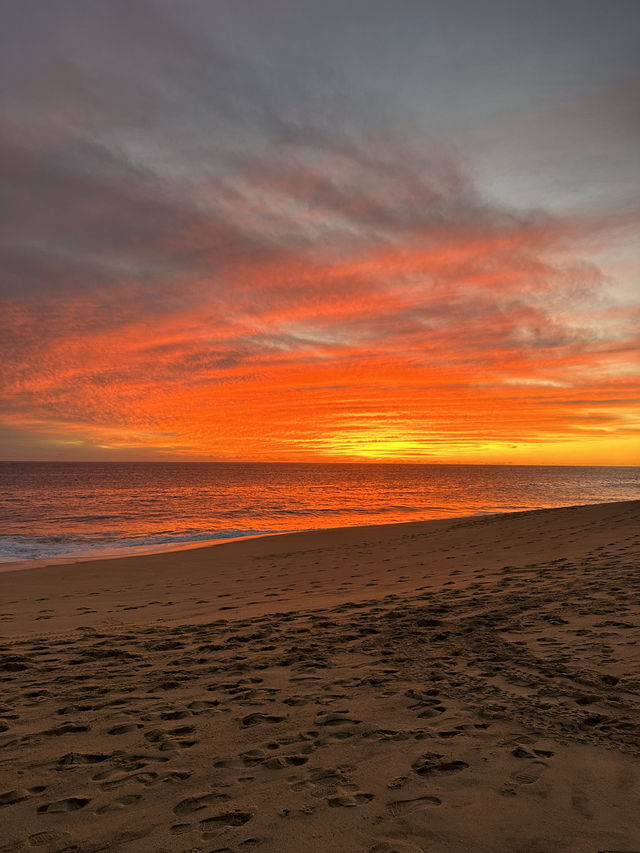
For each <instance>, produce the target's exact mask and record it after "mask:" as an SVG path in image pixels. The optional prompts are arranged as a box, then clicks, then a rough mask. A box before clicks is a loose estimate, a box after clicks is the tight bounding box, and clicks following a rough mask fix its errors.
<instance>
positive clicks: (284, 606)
mask: <svg viewBox="0 0 640 853" xmlns="http://www.w3.org/2000/svg"><path fill="white" fill-rule="evenodd" d="M639 554H640V502H625V503H618V504H604V505H597V506H592V507H578V508H565V509H558V510H543V511H537V512H531V513H517V514H513V515H505V516H495V517H486V518H473V519H458V520H449V521H439V522H427V523H418V524H415V523H412V524H410V525H385V526H381V527H379V528H362V529H347V530H342V531H328V532H324V533H313V534H296V535H293V536H283V537H272V538H270V539H269V540H253V541H251V542H245V543H241V542H238V543H233V544H229V545H228V546H220V547H216V548H207V549H197V550H193V551H188V552H179V553H176V554H173V555H155V556H153V557H146V558H132V559H131V560H129V561H127V560H118V561H113V562H111V563H108V564H105V562H104V561H100V562H96V563H93V564H77V565H73V566H68V567H55V568H51V569H44V568H43V569H37V570H33V571H28V572H16V573H10V574H6V575H3V576H0V591H1V593H2V601H3V605H2V614H1V616H0V618H1V619H2V620H3V621H2V622H0V628H1V629H2V631H3V633H4V639H3V641H2V645H1V647H0V668H1V671H2V675H3V682H4V689H3V696H2V700H1V705H0V771H1V773H2V779H3V782H2V786H0V821H1V822H2V824H3V826H4V830H3V833H4V838H3V840H2V842H0V853H8V851H23V850H25V851H26V850H34V849H35V850H42V851H45V853H49V851H50V853H54V851H55V853H61V851H68V853H71V851H77V852H78V853H89V851H91V853H95V851H101V850H124V851H127V850H131V851H138V850H139V851H142V853H146V851H192V853H213V851H216V853H222V851H224V853H228V851H233V853H241V851H248V850H258V851H283V853H298V851H302V850H304V851H323V853H327V851H335V853H343V852H344V853H350V851H364V852H365V853H420V851H422V853H445V851H447V853H448V851H452V853H462V851H487V853H488V851H504V853H507V851H509V852H511V851H516V853H517V851H522V853H525V851H529V853H547V851H549V853H550V851H571V853H587V851H594V853H598V852H599V851H600V853H602V851H625V853H631V851H640V828H639V827H638V822H637V818H636V815H637V814H640V793H639V792H640V785H639V782H640V765H639V763H638V756H639V754H640V744H639V737H638V733H639V732H640V645H639V642H638V641H639V640H640V619H639V618H638V615H639V609H640V595H639V593H640V588H639V572H638V569H639V566H640V560H639ZM261 575H262V577H261ZM62 580H63V581H64V585H63V584H62ZM169 583H173V584H174V586H173V588H171V589H170V590H167V588H166V585H167V584H169ZM191 584H194V585H195V586H196V587H197V589H196V590H194V588H193V587H192V586H190V585H191ZM36 590H37V591H38V592H39V593H41V595H39V596H38V597H39V598H45V599H47V600H46V601H35V600H34V593H35V591H36ZM94 593H98V594H97V595H96V594H94ZM194 593H195V594H194ZM271 593H273V594H271ZM63 596H69V598H64V597H63ZM194 599H195V600H194ZM198 602H200V603H198ZM118 604H120V605H122V607H120V608H118V607H117V606H116V605H118ZM43 605H44V606H43ZM127 607H132V608H134V609H132V610H126V609H125V608H127ZM225 608H227V609H225ZM44 611H46V612H44ZM41 616H47V617H49V618H45V619H41V618H40V617H41Z"/></svg>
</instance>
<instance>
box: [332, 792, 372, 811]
mask: <svg viewBox="0 0 640 853" xmlns="http://www.w3.org/2000/svg"><path fill="white" fill-rule="evenodd" d="M373 799H374V795H373V794H367V793H365V792H364V791H357V792H356V793H355V794H338V795H337V796H335V797H327V805H329V806H330V807H331V808H333V809H335V808H341V807H342V808H354V807H355V806H362V805H364V804H365V803H370V802H371V800H373Z"/></svg>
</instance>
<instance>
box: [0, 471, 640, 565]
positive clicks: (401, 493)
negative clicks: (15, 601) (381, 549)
mask: <svg viewBox="0 0 640 853" xmlns="http://www.w3.org/2000/svg"><path fill="white" fill-rule="evenodd" d="M637 498H640V468H578V467H539V466H508V467H507V466H491V465H395V464H370V463H367V464H321V465H317V464H266V463H265V464H263V463H217V462H211V463H207V462H205V463H189V462H187V463H185V462H179V463H169V462H157V463H156V462H137V463H92V462H84V463H73V462H46V463H42V462H0V562H5V563H6V562H14V561H21V560H34V559H42V558H53V557H70V556H85V555H96V556H98V555H109V554H117V555H122V554H129V553H137V552H149V551H155V550H163V549H167V548H172V547H173V548H176V547H181V546H184V545H189V544H194V543H200V542H202V543H205V542H208V541H212V540H217V539H229V538H236V537H242V536H252V535H256V534H264V533H275V532H282V531H291V530H308V529H314V528H315V529H317V528H327V527H342V526H347V525H360V524H382V523H385V522H397V521H418V520H422V519H431V518H443V517H447V516H461V515H474V514H478V513H495V512H513V511H517V510H528V509H536V508H540V507H551V506H568V505H572V504H587V503H604V502H608V501H620V500H632V499H637Z"/></svg>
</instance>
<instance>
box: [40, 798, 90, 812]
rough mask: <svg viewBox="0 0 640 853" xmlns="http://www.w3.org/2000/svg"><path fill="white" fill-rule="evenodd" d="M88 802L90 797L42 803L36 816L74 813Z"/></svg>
mask: <svg viewBox="0 0 640 853" xmlns="http://www.w3.org/2000/svg"><path fill="white" fill-rule="evenodd" d="M90 802H91V798H90V797H67V799H66V800H58V801H57V802H55V803H44V805H42V806H38V814H62V813H65V812H75V811H78V809H83V808H84V807H85V806H86V805H88V804H89V803H90Z"/></svg>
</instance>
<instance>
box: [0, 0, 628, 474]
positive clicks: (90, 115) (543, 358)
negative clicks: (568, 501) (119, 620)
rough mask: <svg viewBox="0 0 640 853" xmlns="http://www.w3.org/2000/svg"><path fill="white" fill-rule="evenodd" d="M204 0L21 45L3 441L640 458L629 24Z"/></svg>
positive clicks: (71, 22) (37, 451)
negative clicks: (260, 12) (253, 11)
mask: <svg viewBox="0 0 640 853" xmlns="http://www.w3.org/2000/svg"><path fill="white" fill-rule="evenodd" d="M188 5H189V9H190V12H191V14H190V15H187V16H185V15H180V14H178V12H177V11H176V10H177V7H174V6H173V5H172V4H163V3H151V4H148V5H145V6H144V9H145V13H144V14H142V13H141V12H140V10H139V8H138V6H137V4H127V3H120V2H119V0H114V2H113V5H110V10H109V14H106V12H104V10H102V8H99V7H94V6H93V5H92V4H90V5H89V6H85V5H83V4H77V3H76V4H74V3H67V2H66V0H61V3H60V6H59V8H58V9H57V11H55V13H54V12H53V11H52V10H51V9H50V8H49V6H48V5H47V4H43V5H42V6H41V7H38V9H35V7H34V8H32V9H31V11H30V13H29V14H26V13H24V14H23V12H22V11H20V9H18V7H16V9H15V10H14V11H13V13H12V16H11V20H10V21H9V22H8V27H7V33H8V34H5V36H4V37H3V36H1V35H0V40H3V39H4V40H3V43H2V44H0V48H2V54H3V56H4V58H5V64H6V73H5V74H4V79H5V83H6V85H5V90H6V91H5V92H4V93H3V95H6V97H3V105H4V106H3V111H4V118H6V128H7V132H6V134H5V135H4V136H3V139H2V141H1V142H0V168H2V169H3V171H4V177H5V179H4V180H3V184H2V187H3V190H2V192H3V195H2V198H0V205H1V206H2V209H3V211H7V212H8V214H9V215H8V216H7V217H6V228H4V230H3V237H2V241H1V242H0V254H1V259H2V270H3V279H2V283H1V288H0V459H43V460H46V459H52V460H55V459H88V460H91V459H114V460H117V459H214V460H215V459H222V460H227V459H229V460H274V461H277V460H310V461H314V460H333V461H336V460H345V461H346V460H390V461H421V460H423V461H425V462H472V463H485V462H486V463H549V464H586V465H607V464H620V465H632V464H640V418H639V413H640V408H639V401H640V383H639V381H638V379H639V377H638V372H639V359H638V353H639V351H640V349H639V335H638V329H639V328H640V323H639V322H638V320H639V318H640V310H639V309H640V306H639V301H638V291H637V281H638V270H639V267H640V264H639V262H638V254H637V240H636V236H637V231H636V229H635V223H636V222H637V219H638V217H637V214H638V210H637V198H638V195H637V193H635V192H634V180H637V170H634V168H633V164H634V163H636V164H637V151H638V150H639V146H638V145H637V143H638V134H637V126H636V125H634V123H633V117H632V115H631V112H630V107H629V105H630V104H632V103H633V102H634V101H635V100H637V99H635V98H634V93H635V92H637V79H638V78H637V77H636V76H634V71H633V63H634V62H636V59H637V49H636V48H637V46H635V44H634V42H633V41H632V40H631V41H630V40H629V31H630V30H629V27H627V26H625V25H624V21H623V20H622V19H620V20H618V18H616V16H615V15H610V14H604V12H603V13H602V14H600V12H599V11H598V10H596V9H593V10H588V9H586V7H585V5H584V4H579V3H578V4H577V5H575V4H574V3H573V0H562V2H560V3H559V7H558V9H554V14H553V16H552V17H548V18H547V17H545V15H544V14H543V11H544V10H542V11H541V12H540V16H539V17H536V16H533V18H531V20H529V19H528V18H527V21H528V23H527V25H526V27H525V26H524V24H523V23H522V20H521V16H519V15H517V14H515V13H512V9H513V8H514V6H513V4H504V3H502V0H487V3H486V4H485V5H486V10H485V11H487V10H489V9H490V8H493V7H495V11H496V17H495V18H492V17H491V15H489V16H487V15H486V14H484V13H483V14H482V15H477V14H476V11H477V7H476V4H473V3H470V4H466V6H465V4H464V3H463V4H462V6H461V7H460V8H461V9H462V7H465V10H464V14H462V12H461V11H460V9H458V8H457V6H455V4H453V6H452V7H451V9H449V10H445V9H444V7H443V10H442V11H441V17H442V19H441V18H439V17H437V16H436V18H437V20H436V19H435V18H433V15H434V14H435V13H434V12H433V10H432V9H430V7H431V4H425V5H424V8H422V7H421V6H420V4H414V5H413V6H411V4H410V6H411V8H409V7H407V9H406V10H405V11H406V15H405V16H402V15H399V16H398V15H395V14H392V11H391V6H389V7H388V8H386V7H384V6H383V5H378V4H376V3H375V2H374V3H373V4H372V5H371V6H370V7H369V8H370V9H373V8H374V7H375V10H376V11H375V14H374V13H373V12H372V13H371V14H367V15H366V16H365V17H366V21H364V22H363V16H361V15H356V14H355V12H354V11H353V9H355V5H357V4H355V5H354V6H353V9H352V10H351V11H350V9H349V8H343V7H344V4H339V5H337V6H336V7H335V9H334V10H333V12H332V14H331V15H328V13H327V12H326V9H325V5H326V4H314V3H313V2H311V3H309V4H302V5H301V7H300V10H298V11H297V12H296V13H295V14H293V12H292V9H291V6H290V5H287V4H286V3H280V2H278V0H274V3H273V4H271V6H272V8H271V13H272V14H271V17H269V19H268V20H267V19H266V18H264V19H260V22H258V21H257V19H256V20H254V17H253V16H251V15H249V16H247V15H244V14H243V13H242V12H241V11H240V10H235V11H234V9H232V8H231V6H229V8H227V7H226V6H225V8H224V10H223V9H222V6H218V4H200V3H197V2H190V3H189V4H188ZM223 5H224V4H223ZM346 5H347V6H349V4H346ZM436 5H438V4H436ZM515 5H516V6H517V3H516V4H515ZM574 5H575V9H574ZM587 6H589V4H587ZM454 7H455V8H454ZM570 7H571V8H570ZM140 8H142V7H140ZM603 8H604V7H603ZM572 10H573V11H572ZM576 10H580V15H581V16H582V17H580V16H578V18H576V15H575V14H574V12H575V11H576ZM570 12H571V14H570ZM498 13H499V14H498ZM336 16H337V17H336ZM272 18H273V20H272ZM472 19H473V20H472ZM496 21H499V22H500V27H501V28H502V29H500V32H498V30H497V29H496V25H495V23H496ZM445 23H446V26H445ZM285 24H286V26H285ZM441 30H442V32H446V34H447V39H448V41H447V42H446V44H447V45H448V49H447V50H442V38H441V37H440V36H439V35H438V33H439V32H441ZM514 45H517V49H516V48H515V47H514ZM230 46H232V47H230ZM449 48H450V49H449ZM456 57H458V58H460V57H465V61H464V62H463V63H461V62H459V61H458V59H456ZM634 57H636V59H634ZM596 60H598V61H596ZM634 175H635V178H634Z"/></svg>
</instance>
